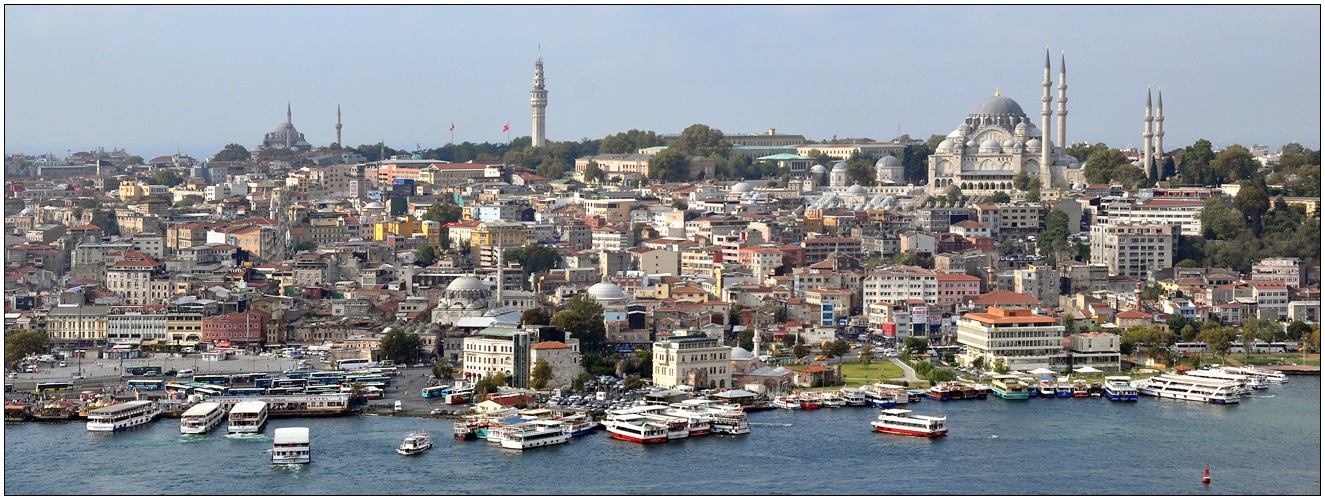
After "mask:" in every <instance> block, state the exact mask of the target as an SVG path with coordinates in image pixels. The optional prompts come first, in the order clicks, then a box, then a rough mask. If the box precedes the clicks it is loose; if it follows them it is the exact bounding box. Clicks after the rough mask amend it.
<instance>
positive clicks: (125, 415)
mask: <svg viewBox="0 0 1325 500" xmlns="http://www.w3.org/2000/svg"><path fill="white" fill-rule="evenodd" d="M160 414H161V407H159V406H157V404H156V401H128V402H124V403H120V404H117V405H111V406H107V407H104V408H97V409H95V410H92V411H89V412H88V415H87V418H88V420H87V430H89V431H97V432H114V431H122V430H124V429H128V428H130V427H134V426H138V425H143V424H145V423H148V422H151V421H152V420H153V419H155V418H156V417H157V415H160Z"/></svg>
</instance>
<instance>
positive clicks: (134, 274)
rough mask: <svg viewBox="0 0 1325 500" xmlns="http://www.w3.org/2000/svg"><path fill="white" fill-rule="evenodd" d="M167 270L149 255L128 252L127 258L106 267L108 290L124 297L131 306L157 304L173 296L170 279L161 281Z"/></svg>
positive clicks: (125, 255) (126, 253) (125, 301)
mask: <svg viewBox="0 0 1325 500" xmlns="http://www.w3.org/2000/svg"><path fill="white" fill-rule="evenodd" d="M164 270H165V266H163V265H162V264H161V263H160V262H157V261H155V260H153V259H152V258H151V257H149V256H148V255H147V254H144V253H142V252H134V251H129V252H125V253H124V258H123V259H121V260H120V261H118V262H116V263H115V264H113V265H111V266H110V267H108V268H106V289H107V290H110V291H111V292H114V293H115V294H117V295H119V296H120V297H123V298H124V304H127V305H144V304H153V303H157V302H160V301H163V300H164V299H166V298H169V297H170V289H169V288H170V282H169V280H164V279H160V275H161V273H162V272H163V271H164Z"/></svg>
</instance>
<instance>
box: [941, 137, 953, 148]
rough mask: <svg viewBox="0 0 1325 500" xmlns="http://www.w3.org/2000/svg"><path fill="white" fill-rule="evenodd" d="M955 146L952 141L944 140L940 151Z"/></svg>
mask: <svg viewBox="0 0 1325 500" xmlns="http://www.w3.org/2000/svg"><path fill="white" fill-rule="evenodd" d="M952 146H953V142H952V139H944V140H943V142H940V143H939V149H949V148H951V147H952Z"/></svg>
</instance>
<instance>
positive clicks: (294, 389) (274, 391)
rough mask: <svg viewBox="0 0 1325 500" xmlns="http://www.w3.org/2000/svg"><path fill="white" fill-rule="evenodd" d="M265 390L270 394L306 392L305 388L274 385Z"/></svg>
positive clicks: (283, 394) (280, 394)
mask: <svg viewBox="0 0 1325 500" xmlns="http://www.w3.org/2000/svg"><path fill="white" fill-rule="evenodd" d="M263 390H264V391H267V395H268V396H289V395H291V394H302V393H303V392H304V390H303V389H301V388H298V387H272V388H271V389H263Z"/></svg>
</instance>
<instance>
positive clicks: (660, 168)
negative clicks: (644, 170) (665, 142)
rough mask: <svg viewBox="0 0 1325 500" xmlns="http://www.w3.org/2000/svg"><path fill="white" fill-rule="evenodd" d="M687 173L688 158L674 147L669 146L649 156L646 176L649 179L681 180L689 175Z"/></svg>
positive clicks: (688, 169)
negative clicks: (651, 156)
mask: <svg viewBox="0 0 1325 500" xmlns="http://www.w3.org/2000/svg"><path fill="white" fill-rule="evenodd" d="M689 174H690V158H689V157H687V156H686V155H685V154H684V153H681V152H680V151H678V150H677V149H675V148H671V147H669V148H667V149H665V150H663V152H661V153H658V154H656V155H653V158H649V173H648V175H647V177H648V178H649V179H651V180H661V181H664V182H670V181H682V180H685V179H686V178H687V177H689Z"/></svg>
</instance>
